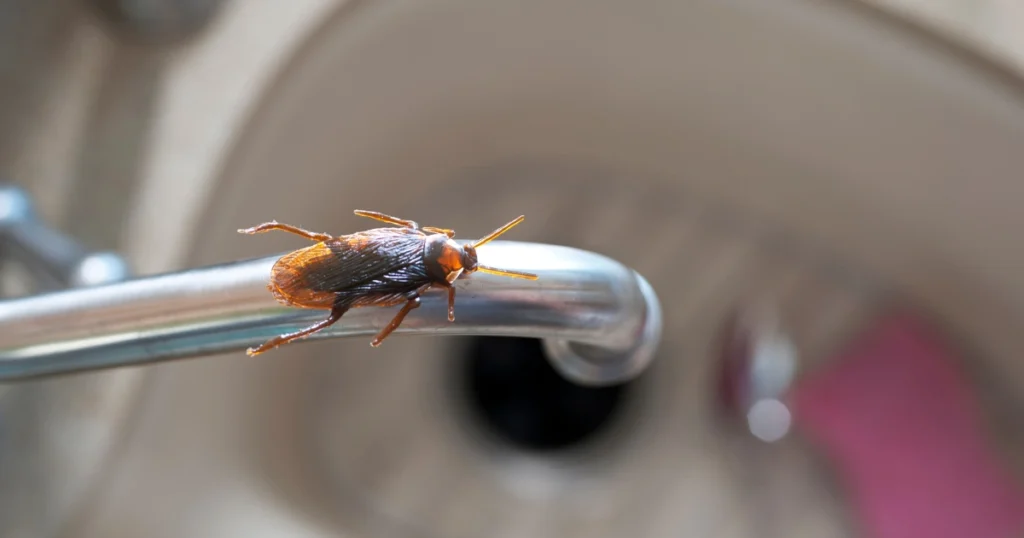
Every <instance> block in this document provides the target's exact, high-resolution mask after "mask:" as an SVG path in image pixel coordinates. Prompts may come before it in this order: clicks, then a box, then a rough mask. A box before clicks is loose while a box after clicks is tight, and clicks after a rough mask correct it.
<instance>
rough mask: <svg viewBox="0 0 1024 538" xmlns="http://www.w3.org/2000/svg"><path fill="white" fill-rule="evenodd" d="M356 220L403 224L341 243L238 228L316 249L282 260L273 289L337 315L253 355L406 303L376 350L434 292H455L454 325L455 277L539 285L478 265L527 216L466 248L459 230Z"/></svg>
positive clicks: (295, 302) (270, 226)
mask: <svg viewBox="0 0 1024 538" xmlns="http://www.w3.org/2000/svg"><path fill="white" fill-rule="evenodd" d="M355 214H356V215H358V216H360V217H367V218H371V219H375V220H379V221H382V222H386V223H389V224H394V225H396V226H398V227H397V228H375V229H372V230H366V231H362V232H357V233H354V234H349V235H342V236H338V237H334V236H331V235H329V234H325V233H315V232H309V231H306V230H303V229H301V228H298V227H295V226H291V225H288V224H280V223H278V222H276V221H271V222H267V223H264V224H260V225H259V226H254V227H252V228H246V229H242V230H238V232H239V233H244V234H250V235H251V234H258V233H264V232H269V231H271V230H281V231H284V232H289V233H293V234H296V235H299V236H302V237H305V238H306V239H309V240H310V241H316V244H315V245H312V246H309V247H306V248H303V249H299V250H296V251H294V252H291V253H289V254H286V255H284V256H282V257H281V258H280V259H279V260H278V261H277V262H276V263H275V264H274V266H273V268H272V269H271V276H270V283H269V284H268V285H267V288H268V289H269V290H270V292H271V293H273V294H274V297H275V298H276V299H277V300H278V301H279V302H281V303H283V304H286V305H289V306H295V307H298V308H312V309H321V310H330V315H329V316H328V317H327V318H326V319H324V320H322V321H320V322H317V323H315V324H313V325H310V326H309V327H306V328H305V329H302V330H299V331H295V332H293V333H288V334H282V335H280V336H276V337H274V338H271V339H270V340H268V341H267V342H266V343H264V344H263V345H261V346H259V347H256V348H249V349H248V350H247V351H246V353H248V354H249V355H250V356H252V355H258V354H260V353H263V352H264V351H267V350H270V349H273V348H275V347H278V346H280V345H283V344H286V343H288V342H291V341H292V340H296V339H298V338H303V337H306V336H309V335H311V334H313V333H316V332H317V331H321V330H323V329H326V328H327V327H330V326H331V325H333V324H334V323H336V322H337V321H338V320H339V319H341V317H342V316H343V315H344V314H345V312H347V311H348V310H349V309H350V308H357V307H363V306H380V307H385V306H396V305H399V304H403V303H404V306H402V308H401V310H399V311H398V314H396V315H395V317H394V319H392V320H391V322H390V323H388V325H387V326H386V327H384V328H383V329H381V331H380V332H379V333H378V334H377V336H376V337H375V338H374V339H373V341H371V342H370V345H371V346H373V347H377V346H379V345H380V344H381V342H383V341H384V339H385V338H387V337H388V335H390V334H391V333H392V332H393V331H394V330H395V329H397V328H398V326H399V325H401V324H402V320H404V319H405V316H406V315H408V314H409V312H410V311H412V310H413V309H415V308H418V307H419V306H420V295H421V294H423V293H424V292H426V291H427V290H428V289H430V288H444V289H447V290H448V320H449V321H455V287H454V286H453V285H452V284H453V283H454V282H455V280H456V279H458V278H460V277H462V276H465V275H468V274H471V273H473V272H476V271H480V272H483V273H490V274H494V275H502V276H508V277H513V278H524V279H529V280H536V279H537V276H536V275H533V274H530V273H522V272H518V271H508V270H504V269H498V268H495V267H487V266H485V265H480V264H479V263H478V262H477V254H476V249H477V248H479V247H481V246H483V245H485V244H487V243H489V242H490V241H493V240H494V239H495V238H497V237H498V236H500V235H501V234H503V233H505V232H507V231H508V230H509V229H511V228H512V227H513V226H515V225H517V224H519V223H520V222H523V220H524V219H525V218H526V217H525V216H520V217H519V218H517V219H515V220H513V221H512V222H509V223H508V224H506V225H504V226H502V227H501V228H498V229H497V230H494V231H493V232H491V233H490V234H488V235H487V236H486V237H484V238H483V239H480V240H479V241H476V242H474V243H470V244H467V245H459V244H458V243H456V242H455V241H454V240H453V239H452V238H453V237H455V232H454V231H453V230H448V229H445V228H433V227H429V226H424V227H422V228H421V227H420V226H419V224H417V223H416V222H415V221H411V220H404V219H400V218H396V217H392V216H389V215H385V214H383V213H377V212H375V211H363V210H356V211H355Z"/></svg>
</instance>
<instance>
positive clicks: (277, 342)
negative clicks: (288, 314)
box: [245, 306, 348, 357]
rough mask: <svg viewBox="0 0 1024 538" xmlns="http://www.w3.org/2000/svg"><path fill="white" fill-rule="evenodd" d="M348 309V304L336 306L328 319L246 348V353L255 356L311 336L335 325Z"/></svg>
mask: <svg viewBox="0 0 1024 538" xmlns="http://www.w3.org/2000/svg"><path fill="white" fill-rule="evenodd" d="M347 311H348V307H347V306H336V307H334V308H333V309H332V310H331V315H330V316H328V317H327V319H325V320H323V321H319V322H317V323H314V324H313V325H310V326H309V327H306V328H305V329H302V330H300V331H295V332H293V333H288V334H282V335H281V336H275V337H273V338H271V339H270V340H267V341H266V342H265V343H264V344H263V345H261V346H259V347H256V348H249V349H248V350H246V352H245V353H246V354H247V355H249V356H250V357H254V356H256V355H259V354H260V353H263V352H264V351H267V350H270V349H274V348H275V347H278V346H281V345H284V344H287V343H288V342H291V341H292V340H295V339H298V338H303V337H305V336H309V335H311V334H313V333H315V332H317V331H322V330H323V329H326V328H327V327H330V326H331V325H334V324H335V323H336V322H337V321H338V320H339V319H341V316H342V315H344V314H345V312H347Z"/></svg>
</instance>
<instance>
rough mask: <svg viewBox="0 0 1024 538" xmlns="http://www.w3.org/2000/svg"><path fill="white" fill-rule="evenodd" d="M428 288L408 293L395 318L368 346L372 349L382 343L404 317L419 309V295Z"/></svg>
mask: <svg viewBox="0 0 1024 538" xmlns="http://www.w3.org/2000/svg"><path fill="white" fill-rule="evenodd" d="M429 287H430V286H424V287H422V288H420V289H418V290H416V291H413V292H410V293H409V295H408V296H407V297H409V300H408V301H406V303H405V305H404V306H402V309H401V310H399V311H398V314H395V317H394V318H393V319H392V320H391V323H388V325H387V327H384V328H383V329H382V330H381V331H380V332H379V333H377V336H375V337H374V338H373V341H372V342H370V345H371V346H373V347H377V346H379V345H380V344H381V342H383V341H384V339H385V338H387V337H388V336H390V335H391V333H392V332H393V331H394V330H395V329H397V328H398V326H399V325H401V324H402V321H403V320H404V319H405V316H407V315H408V314H409V312H412V311H413V310H414V309H416V308H419V307H420V294H421V293H423V292H424V291H426V289H427V288H429Z"/></svg>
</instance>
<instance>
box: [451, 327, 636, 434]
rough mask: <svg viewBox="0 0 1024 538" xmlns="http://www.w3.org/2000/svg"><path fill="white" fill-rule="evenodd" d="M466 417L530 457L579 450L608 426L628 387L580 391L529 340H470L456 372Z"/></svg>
mask: <svg viewBox="0 0 1024 538" xmlns="http://www.w3.org/2000/svg"><path fill="white" fill-rule="evenodd" d="M459 372H460V373H459V375H460V377H461V380H460V385H461V388H462V389H463V390H464V392H465V396H466V401H467V403H468V407H469V408H470V412H471V413H472V414H473V415H475V418H476V419H477V420H478V421H479V422H480V423H481V424H483V426H484V427H485V428H486V429H487V430H489V431H490V432H491V433H493V434H496V436H497V437H499V438H501V439H503V440H504V441H506V442H508V443H510V444H511V445H513V446H515V447H517V448H519V449H523V450H527V451H532V452H552V451H557V450H564V449H569V448H573V447H576V446H579V445H581V444H583V443H585V442H587V441H588V440H590V439H591V438H593V437H594V436H595V435H596V434H598V433H599V432H601V431H602V428H604V427H605V426H607V425H608V424H609V423H610V422H611V420H612V418H614V416H615V413H616V411H617V410H618V409H619V408H620V406H621V404H622V403H623V396H624V395H625V392H626V389H627V388H628V383H627V384H622V385H614V386H608V387H584V386H580V385H576V384H574V383H572V382H570V381H568V380H566V379H565V378H564V377H562V376H561V375H560V374H559V373H558V372H557V371H556V370H555V369H554V368H553V367H552V366H551V363H550V362H548V360H547V358H546V357H545V356H544V350H543V348H542V347H541V342H540V341H539V340H536V339H529V338H474V339H473V340H472V341H471V343H470V345H469V348H468V349H467V351H466V355H465V358H464V360H463V362H462V365H461V367H460V368H459Z"/></svg>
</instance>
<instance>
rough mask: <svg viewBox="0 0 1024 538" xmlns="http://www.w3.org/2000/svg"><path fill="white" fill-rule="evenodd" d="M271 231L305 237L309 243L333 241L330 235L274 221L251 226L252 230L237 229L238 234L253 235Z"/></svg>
mask: <svg viewBox="0 0 1024 538" xmlns="http://www.w3.org/2000/svg"><path fill="white" fill-rule="evenodd" d="M271 230H281V231H282V232H288V233H293V234H295V235H300V236H302V237H305V238H306V239H309V240H310V241H330V240H332V239H334V237H332V236H331V235H330V234H322V233H317V232H310V231H308V230H303V229H302V228H299V227H298V226H292V225H291V224H281V223H279V222H277V221H275V220H272V221H270V222H264V223H263V224H260V225H259V226H253V227H252V228H242V229H239V230H238V233H240V234H249V235H253V234H261V233H266V232H269V231H271Z"/></svg>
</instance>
